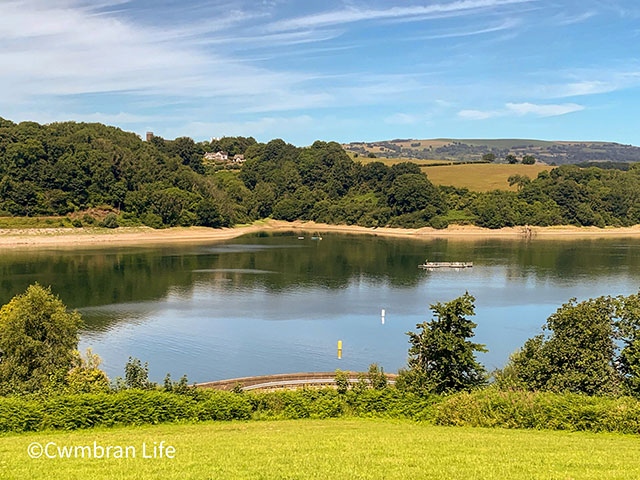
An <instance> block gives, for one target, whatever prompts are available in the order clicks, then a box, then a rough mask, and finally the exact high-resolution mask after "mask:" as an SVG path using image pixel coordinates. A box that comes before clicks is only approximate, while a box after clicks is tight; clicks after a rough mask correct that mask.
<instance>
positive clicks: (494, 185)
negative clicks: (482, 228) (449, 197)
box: [422, 163, 553, 192]
mask: <svg viewBox="0 0 640 480" xmlns="http://www.w3.org/2000/svg"><path fill="white" fill-rule="evenodd" d="M552 168H553V167H551V166H548V165H522V164H516V165H506V164H505V165H503V164H491V163H481V164H465V165H443V166H437V167H424V168H423V169H422V171H423V172H425V173H426V174H427V177H429V180H431V182H433V183H435V184H436V185H453V186H454V187H459V188H463V187H466V188H468V189H469V190H475V191H477V192H487V191H489V190H496V189H500V190H515V189H516V187H515V186H514V187H510V186H509V182H508V180H507V179H508V178H509V177H510V176H511V175H516V174H520V175H526V176H528V177H529V178H531V179H534V178H536V177H537V176H538V173H540V172H542V171H544V170H551V169H552Z"/></svg>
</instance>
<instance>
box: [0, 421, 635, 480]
mask: <svg viewBox="0 0 640 480" xmlns="http://www.w3.org/2000/svg"><path fill="white" fill-rule="evenodd" d="M94 440H95V441H97V442H98V445H103V446H107V445H122V446H126V445H133V446H135V447H136V450H137V453H136V458H135V459H132V458H129V459H113V458H111V459H100V460H98V459H88V458H85V459H82V458H77V459H76V458H70V459H69V458H65V459H59V458H56V459H47V458H39V459H31V458H29V457H28V455H27V447H28V446H29V445H30V444H31V443H32V442H40V443H42V444H46V443H47V442H55V443H56V444H57V445H58V446H74V445H90V446H92V445H93V442H94ZM162 440H164V441H165V442H167V443H168V444H170V445H172V446H174V447H175V450H176V453H175V458H173V459H169V458H162V459H159V458H156V459H153V458H151V459H143V458H140V455H141V448H142V447H141V445H142V442H146V443H147V445H153V442H154V441H155V442H158V443H159V442H160V441H162ZM639 454H640V438H638V437H636V436H622V435H611V434H589V433H566V432H547V431H545V432H541V431H522V430H503V429H472V428H457V427H437V426H432V425H426V424H419V423H413V422H408V421H392V420H363V419H335V420H292V421H271V422H264V421H253V422H247V423H243V422H230V423H222V422H219V423H203V424H197V425H160V426H150V427H138V428H114V429H108V430H105V429H100V430H98V429H96V430H86V431H77V432H72V433H64V432H62V433H61V432H56V433H37V434H25V435H13V436H3V437H0V477H1V478H3V479H26V478H43V479H44V478H46V479H65V480H72V479H83V480H86V479H90V480H99V479H121V478H122V479H124V478H127V479H129V478H132V479H147V478H148V479H155V478H162V479H184V478H197V479H225V478H246V479H263V478H274V479H276V478H277V479H285V478H286V479H307V478H322V479H325V478H326V479H349V480H350V479H360V478H376V479H377V478H380V479H382V478H384V479H402V480H404V479H418V478H419V479H423V478H425V479H449V478H450V479H492V478H496V479H521V478H522V479H538V478H539V479H578V478H580V479H613V478H616V479H627V478H640V461H638V458H639Z"/></svg>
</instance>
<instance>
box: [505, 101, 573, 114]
mask: <svg viewBox="0 0 640 480" xmlns="http://www.w3.org/2000/svg"><path fill="white" fill-rule="evenodd" d="M506 106H507V109H508V110H509V111H511V112H513V113H515V114H516V115H527V114H533V115H537V116H539V117H556V116H558V115H566V114H567V113H573V112H579V111H580V110H584V107H583V106H582V105H578V104H576V103H563V104H560V105H538V104H535V103H528V102H525V103H507V105H506Z"/></svg>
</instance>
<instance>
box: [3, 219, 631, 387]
mask: <svg viewBox="0 0 640 480" xmlns="http://www.w3.org/2000/svg"><path fill="white" fill-rule="evenodd" d="M320 233H321V235H320V236H321V237H322V240H312V239H311V234H309V233H299V232H292V233H277V234H266V233H265V234H258V235H251V236H245V237H240V238H236V239H233V240H229V241H223V242H215V243H214V242H210V243H205V244H175V245H150V246H140V247H133V246H131V247H118V248H109V247H99V248H75V249H38V250H36V249H29V250H26V249H25V250H5V251H3V252H1V253H0V303H1V304H4V303H6V302H8V301H9V300H10V298H11V297H12V296H13V295H16V294H18V293H21V292H23V291H24V290H25V289H26V287H27V286H28V285H29V284H31V283H34V282H36V281H37V282H39V283H41V284H42V285H45V286H49V285H50V286H51V287H52V290H53V292H54V293H56V294H58V295H59V296H60V297H61V299H62V300H63V301H64V302H65V303H66V304H67V305H68V306H69V307H71V308H76V309H78V310H79V311H80V313H81V314H82V317H83V319H84V326H83V328H82V331H81V337H80V349H81V350H82V351H84V349H86V348H87V347H91V348H93V350H94V352H95V353H98V354H99V355H100V356H101V357H102V358H103V360H104V363H103V365H102V367H103V368H104V369H105V371H106V372H107V374H108V375H109V377H110V378H112V379H113V378H115V377H116V376H123V375H124V368H123V367H124V364H125V362H126V361H127V358H128V357H129V356H134V357H138V358H140V359H141V360H142V361H143V362H145V361H147V362H149V369H150V377H151V378H152V380H155V381H158V382H161V381H162V379H163V378H164V376H165V374H166V373H167V372H170V373H171V375H172V377H173V378H174V379H175V380H177V379H178V378H179V377H180V376H181V375H182V374H185V373H186V374H187V375H188V377H189V382H190V383H191V382H194V381H195V382H203V381H210V380H219V379H224V378H233V377H240V376H251V375H262V374H275V373H294V372H305V371H333V370H335V369H336V368H340V369H343V370H353V371H355V370H358V371H360V370H365V369H366V368H367V366H368V365H369V364H370V363H374V362H375V363H378V364H379V365H381V366H383V367H384V368H385V370H386V371H388V372H395V371H396V370H397V369H398V368H401V367H403V366H404V365H406V360H407V349H408V343H407V336H406V335H405V333H406V332H407V331H409V330H415V327H416V324H417V323H421V322H424V321H426V320H429V319H430V318H431V313H430V311H429V304H431V303H434V302H439V301H441V302H445V301H448V300H451V299H453V298H455V297H457V296H460V295H462V294H463V293H464V292H465V291H468V292H469V293H471V294H472V295H474V296H475V297H476V316H475V322H476V323H477V324H478V327H477V328H476V337H475V341H477V342H479V343H484V344H486V346H487V348H488V349H489V352H488V353H484V354H480V355H479V359H480V360H481V362H483V363H484V364H485V366H486V367H487V369H488V370H492V369H494V368H497V367H501V366H502V365H504V363H505V362H506V361H507V359H508V357H509V355H510V354H511V353H512V352H513V351H514V350H516V349H517V348H518V347H520V346H521V345H522V344H523V343H524V341H525V340H526V339H527V338H529V337H531V336H533V335H536V334H538V333H540V331H541V330H540V328H541V326H542V325H543V324H544V322H545V320H546V318H547V317H548V316H549V315H550V314H551V313H553V312H554V311H555V310H556V309H557V308H558V307H559V306H561V305H562V304H563V303H565V302H567V301H568V300H569V299H570V298H572V297H576V298H578V299H586V298H590V297H596V296H600V295H620V294H626V295H628V294H631V293H637V292H638V290H639V288H640V240H639V239H633V238H615V239H571V240H568V239H562V240H546V239H545V240H536V239H533V240H524V239H522V240H500V239H468V240H466V239H437V240H434V239H431V240H417V239H405V238H402V239H398V238H391V237H378V236H363V235H348V234H332V233H322V232H320ZM299 237H304V238H299ZM425 259H428V260H429V261H433V262H473V268H465V269H445V268H443V269H436V270H421V269H419V268H418V265H419V264H422V263H424V262H425ZM382 309H384V310H385V321H384V324H382V322H381V311H382ZM339 340H341V341H342V346H343V347H342V348H343V350H342V359H340V360H338V358H337V351H336V349H337V342H338V341H339Z"/></svg>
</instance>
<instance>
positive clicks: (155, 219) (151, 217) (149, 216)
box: [140, 212, 164, 228]
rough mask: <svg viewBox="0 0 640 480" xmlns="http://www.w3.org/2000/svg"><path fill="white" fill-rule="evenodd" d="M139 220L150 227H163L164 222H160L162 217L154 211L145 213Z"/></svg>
mask: <svg viewBox="0 0 640 480" xmlns="http://www.w3.org/2000/svg"><path fill="white" fill-rule="evenodd" d="M140 220H141V221H142V223H143V224H144V225H146V226H147V227H151V228H164V223H162V218H160V215H156V214H155V213H151V212H148V213H145V214H144V215H143V216H142V217H141V218H140Z"/></svg>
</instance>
